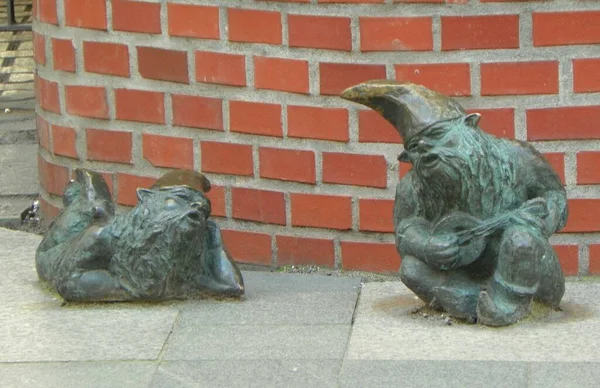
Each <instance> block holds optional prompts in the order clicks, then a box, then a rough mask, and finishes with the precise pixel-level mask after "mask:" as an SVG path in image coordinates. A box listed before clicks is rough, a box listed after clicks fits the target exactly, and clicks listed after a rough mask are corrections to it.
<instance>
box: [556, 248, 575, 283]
mask: <svg viewBox="0 0 600 388" xmlns="http://www.w3.org/2000/svg"><path fill="white" fill-rule="evenodd" d="M552 247H553V248H554V251H555V252H556V255H557V256H558V262H559V263H560V266H561V268H562V271H563V273H564V274H565V275H566V276H574V275H577V274H578V273H579V246H577V245H553V246H552Z"/></svg>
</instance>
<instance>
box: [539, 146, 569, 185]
mask: <svg viewBox="0 0 600 388" xmlns="http://www.w3.org/2000/svg"><path fill="white" fill-rule="evenodd" d="M543 155H544V158H546V160H547V161H548V163H550V166H552V169H553V170H554V171H555V172H556V174H557V175H558V177H559V178H560V181H561V182H562V184H563V185H564V184H565V154H564V153H562V152H547V153H544V154H543Z"/></svg>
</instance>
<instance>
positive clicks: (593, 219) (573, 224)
mask: <svg viewBox="0 0 600 388" xmlns="http://www.w3.org/2000/svg"><path fill="white" fill-rule="evenodd" d="M598 220H600V199H570V200H569V220H568V222H567V225H566V226H565V228H564V229H563V230H562V232H565V233H585V232H600V222H599V221H598Z"/></svg>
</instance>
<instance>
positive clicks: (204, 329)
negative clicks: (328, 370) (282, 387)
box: [164, 316, 350, 360]
mask: <svg viewBox="0 0 600 388" xmlns="http://www.w3.org/2000/svg"><path fill="white" fill-rule="evenodd" d="M349 334H350V325H219V326H215V325H201V324H198V323H197V322H195V321H194V320H193V319H190V318H189V317H187V318H186V317H185V316H182V317H181V319H180V320H179V321H178V322H177V325H176V326H175V328H174V330H173V333H172V335H171V337H170V338H169V343H168V344H167V349H166V352H165V356H164V359H165V360H276V359H313V360H314V359H342V357H343V356H344V351H345V350H346V344H347V342H348V336H349Z"/></svg>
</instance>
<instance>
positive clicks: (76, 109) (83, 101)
mask: <svg viewBox="0 0 600 388" xmlns="http://www.w3.org/2000/svg"><path fill="white" fill-rule="evenodd" d="M65 100H66V109H67V113H69V114H72V115H75V116H84V117H94V118H97V119H108V104H107V101H106V89H104V87H101V86H99V87H96V86H80V85H65Z"/></svg>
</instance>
